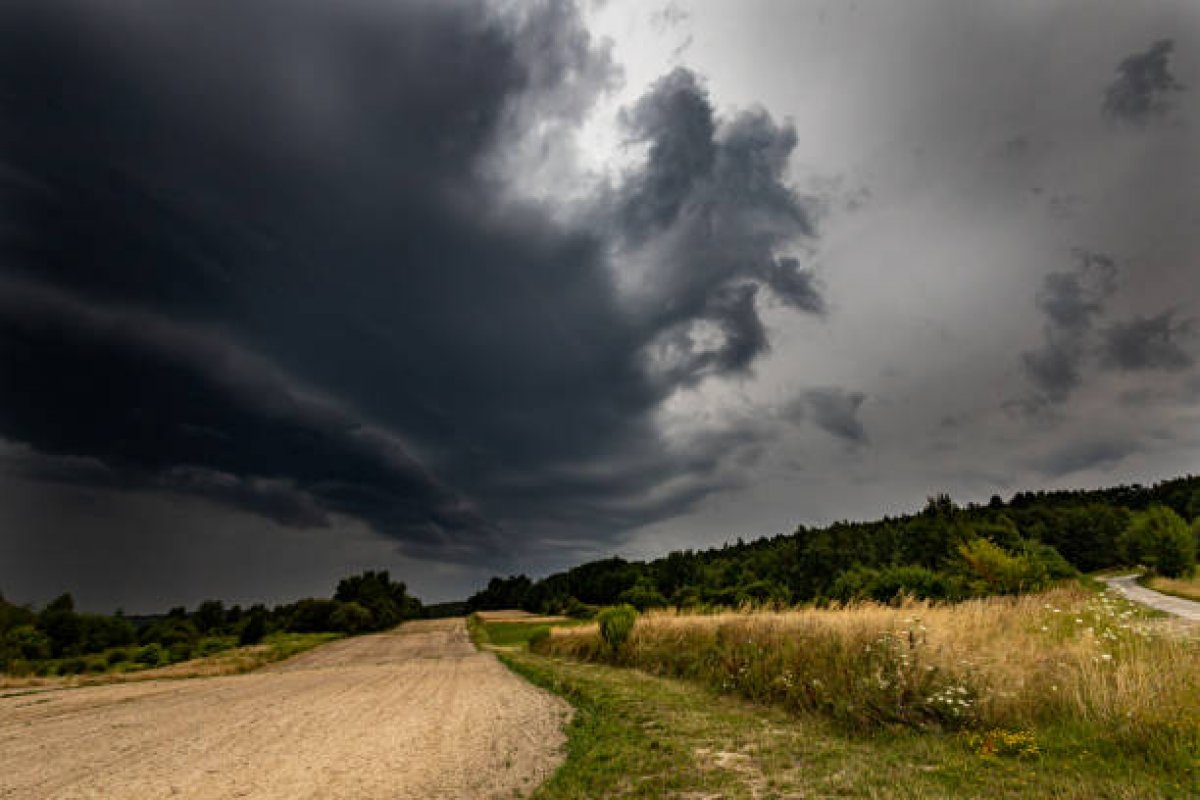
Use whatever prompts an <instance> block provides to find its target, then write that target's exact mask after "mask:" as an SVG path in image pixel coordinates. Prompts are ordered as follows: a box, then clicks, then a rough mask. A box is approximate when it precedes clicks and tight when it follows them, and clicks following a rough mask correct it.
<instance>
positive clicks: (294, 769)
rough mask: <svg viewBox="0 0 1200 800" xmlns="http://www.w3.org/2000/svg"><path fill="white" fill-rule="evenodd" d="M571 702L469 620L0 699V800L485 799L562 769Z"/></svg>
mask: <svg viewBox="0 0 1200 800" xmlns="http://www.w3.org/2000/svg"><path fill="white" fill-rule="evenodd" d="M568 714H569V707H568V706H567V705H566V704H565V703H564V702H563V701H562V700H560V699H559V698H557V697H554V696H553V695H550V694H547V693H545V692H543V691H541V690H539V689H536V688H534V687H533V686H531V685H529V684H527V683H525V682H523V681H522V680H520V679H519V678H517V677H516V676H514V675H513V674H512V673H510V672H509V671H508V670H506V669H505V668H504V667H503V666H502V665H501V664H500V663H499V662H497V661H496V659H495V658H494V657H493V656H492V655H491V654H487V653H478V652H476V651H475V649H474V647H472V645H471V643H470V641H469V640H468V638H467V633H466V629H465V627H464V624H463V621H462V620H429V621H422V622H413V623H409V624H406V625H404V626H403V627H401V628H400V629H399V630H397V631H395V632H391V633H386V634H379V635H374V636H363V637H358V638H354V639H347V640H342V641H338V642H334V643H333V644H330V645H326V646H325V647H321V648H318V649H317V650H313V651H311V652H309V653H306V654H304V655H301V656H299V657H297V658H295V659H293V660H291V661H287V662H284V663H283V664H279V665H276V666H275V667H273V668H271V669H268V670H265V671H262V672H257V673H253V674H250V675H241V676H232V677H223V678H203V679H194V680H181V681H153V682H147V683H137V684H120V685H112V686H96V687H89V688H83V689H69V690H55V691H46V692H39V693H31V694H20V695H16V696H12V695H9V696H3V697H0V798H39V799H40V798H45V799H46V800H49V799H50V798H64V799H65V798H72V799H73V800H74V798H159V797H163V798H165V797H179V798H233V797H242V798H256V799H259V798H261V799H262V800H275V798H326V799H327V800H341V799H342V798H347V799H349V798H354V800H371V798H389V799H394V798H488V797H513V796H514V790H517V791H518V792H519V793H520V794H522V795H523V794H525V793H526V792H527V791H528V790H530V789H532V788H533V787H535V786H536V785H537V784H538V783H540V782H541V781H542V780H543V779H544V778H545V777H546V776H548V775H549V773H550V772H551V771H553V769H554V767H555V766H556V765H557V763H558V761H559V759H560V757H561V756H560V751H561V749H562V743H563V734H562V725H563V722H564V721H565V719H566V717H567V715H568Z"/></svg>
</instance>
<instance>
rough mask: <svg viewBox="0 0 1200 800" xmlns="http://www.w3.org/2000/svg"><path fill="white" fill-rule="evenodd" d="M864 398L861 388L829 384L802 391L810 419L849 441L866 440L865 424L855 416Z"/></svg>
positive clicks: (823, 428) (861, 441)
mask: <svg viewBox="0 0 1200 800" xmlns="http://www.w3.org/2000/svg"><path fill="white" fill-rule="evenodd" d="M864 400H866V395H865V394H863V393H862V392H851V391H847V390H845V389H840V388H832V387H825V388H820V389H810V390H808V391H806V392H805V393H804V395H803V401H804V404H805V405H806V406H807V408H808V409H809V410H810V411H811V412H812V417H813V422H815V423H816V424H817V426H818V427H820V428H821V429H822V430H823V431H825V432H826V433H828V434H830V435H831V436H835V437H837V438H838V439H841V440H843V441H845V442H847V443H849V444H853V445H860V444H866V442H867V431H866V428H864V427H863V424H862V421H861V420H860V419H859V418H858V412H859V410H860V409H861V408H862V404H863V401H864Z"/></svg>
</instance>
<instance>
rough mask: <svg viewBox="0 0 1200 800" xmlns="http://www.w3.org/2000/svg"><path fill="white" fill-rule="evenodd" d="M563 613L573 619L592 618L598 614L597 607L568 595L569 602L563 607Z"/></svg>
mask: <svg viewBox="0 0 1200 800" xmlns="http://www.w3.org/2000/svg"><path fill="white" fill-rule="evenodd" d="M563 614H565V615H566V616H568V617H570V618H571V619H591V618H592V617H594V616H596V609H594V608H592V607H591V606H589V605H587V604H586V603H581V602H579V600H577V599H575V598H574V597H568V598H567V604H566V606H564V607H563Z"/></svg>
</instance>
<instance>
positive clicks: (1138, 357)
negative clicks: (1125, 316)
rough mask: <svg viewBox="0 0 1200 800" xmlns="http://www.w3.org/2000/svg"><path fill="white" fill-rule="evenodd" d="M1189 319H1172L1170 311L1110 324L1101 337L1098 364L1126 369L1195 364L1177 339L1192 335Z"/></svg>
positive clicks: (1177, 368) (1176, 367) (1174, 369)
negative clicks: (1099, 361)
mask: <svg viewBox="0 0 1200 800" xmlns="http://www.w3.org/2000/svg"><path fill="white" fill-rule="evenodd" d="M1194 335H1195V334H1194V330H1193V325H1192V323H1191V321H1190V320H1176V319H1175V314H1174V313H1173V312H1171V311H1164V312H1163V313H1161V314H1157V315H1155V316H1152V317H1135V318H1133V319H1131V320H1128V321H1126V322H1117V323H1114V324H1112V325H1110V326H1109V327H1108V328H1107V329H1105V331H1104V332H1103V338H1102V340H1101V345H1100V347H1101V350H1100V353H1101V356H1100V357H1101V363H1102V364H1103V365H1104V366H1106V367H1108V368H1110V369H1119V370H1127V371H1142V370H1151V369H1159V370H1168V371H1172V372H1177V371H1180V370H1185V369H1187V368H1189V367H1191V366H1192V364H1193V363H1195V359H1194V358H1193V357H1192V355H1191V354H1190V353H1189V352H1188V351H1187V350H1185V349H1184V348H1183V346H1182V345H1181V341H1186V340H1189V339H1192V338H1194Z"/></svg>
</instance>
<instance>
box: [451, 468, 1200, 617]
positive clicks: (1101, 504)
mask: <svg viewBox="0 0 1200 800" xmlns="http://www.w3.org/2000/svg"><path fill="white" fill-rule="evenodd" d="M1198 516H1200V478H1197V477H1193V476H1188V477H1185V478H1178V479H1174V480H1169V481H1165V482H1162V483H1159V484H1156V485H1154V486H1150V487H1145V486H1140V485H1134V486H1119V487H1116V488H1111V489H1100V490H1088V491H1085V490H1080V491H1054V492H1021V493H1018V494H1017V495H1015V496H1014V497H1013V498H1012V499H1011V500H1010V501H1009V502H1005V501H1004V500H1003V499H1002V498H1000V497H999V496H995V497H993V498H992V499H991V502H989V503H987V504H986V505H979V504H971V505H968V506H966V507H961V508H960V507H958V506H956V505H955V504H954V503H953V502H952V501H951V499H950V498H949V496H947V495H938V496H937V497H933V498H930V499H929V501H928V503H927V505H926V507H925V508H924V509H923V510H922V511H920V512H919V513H916V514H911V515H907V516H900V517H885V518H883V519H881V520H878V521H875V522H836V523H834V524H832V525H829V526H826V527H820V528H808V527H804V526H801V527H799V528H798V529H797V530H796V531H795V532H794V533H791V534H780V535H778V536H774V537H770V538H763V539H759V540H757V541H753V542H749V543H747V542H743V541H742V540H740V539H739V540H738V542H737V543H736V544H731V545H730V544H727V545H725V546H724V547H720V548H713V549H710V550H702V551H692V550H682V551H675V552H672V553H670V554H668V555H666V556H664V557H662V558H658V559H655V560H653V561H649V562H642V561H626V560H624V559H621V558H608V559H604V560H601V561H593V562H590V563H587V564H582V565H580V566H577V567H574V568H572V569H569V570H566V571H565V572H559V573H556V574H553V575H550V576H548V577H546V578H543V579H541V580H532V579H530V578H528V577H526V576H525V575H516V576H511V577H508V578H500V577H496V578H492V579H491V581H489V582H488V585H487V587H486V588H484V589H483V590H481V591H479V592H477V593H476V594H474V595H473V596H472V597H471V598H470V599H469V600H468V605H469V607H470V608H471V609H472V610H484V609H496V608H522V609H525V610H527V611H533V612H540V613H546V612H560V613H567V614H571V615H576V616H584V615H587V614H588V613H589V611H590V610H592V609H593V608H594V607H596V606H604V605H611V604H614V603H629V604H631V605H634V606H636V607H638V608H642V609H644V608H649V607H656V606H668V605H671V606H675V607H677V608H685V607H697V606H738V605H743V604H747V603H751V604H762V603H779V604H790V603H806V602H816V603H827V602H830V601H838V602H849V601H854V600H863V599H873V600H878V601H881V602H889V601H892V600H895V599H896V598H898V597H901V596H911V597H917V598H925V599H934V600H961V599H965V598H968V597H975V596H981V595H987V594H1015V593H1018V592H1025V591H1034V590H1037V589H1040V588H1043V587H1045V586H1047V585H1049V584H1050V583H1052V582H1054V581H1056V580H1060V579H1062V578H1067V577H1071V576H1074V575H1076V574H1077V573H1078V572H1079V571H1083V572H1091V571H1095V570H1099V569H1105V568H1108V567H1117V566H1126V565H1143V566H1146V567H1148V568H1150V569H1152V570H1155V571H1157V572H1160V573H1162V574H1165V575H1188V574H1192V572H1193V571H1194V569H1195V563H1196V550H1197V536H1198V530H1200V524H1198V523H1197V522H1196V519H1197V517H1198ZM1188 520H1192V521H1193V522H1192V524H1191V527H1190V528H1189V525H1188V522H1187V521H1188Z"/></svg>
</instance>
